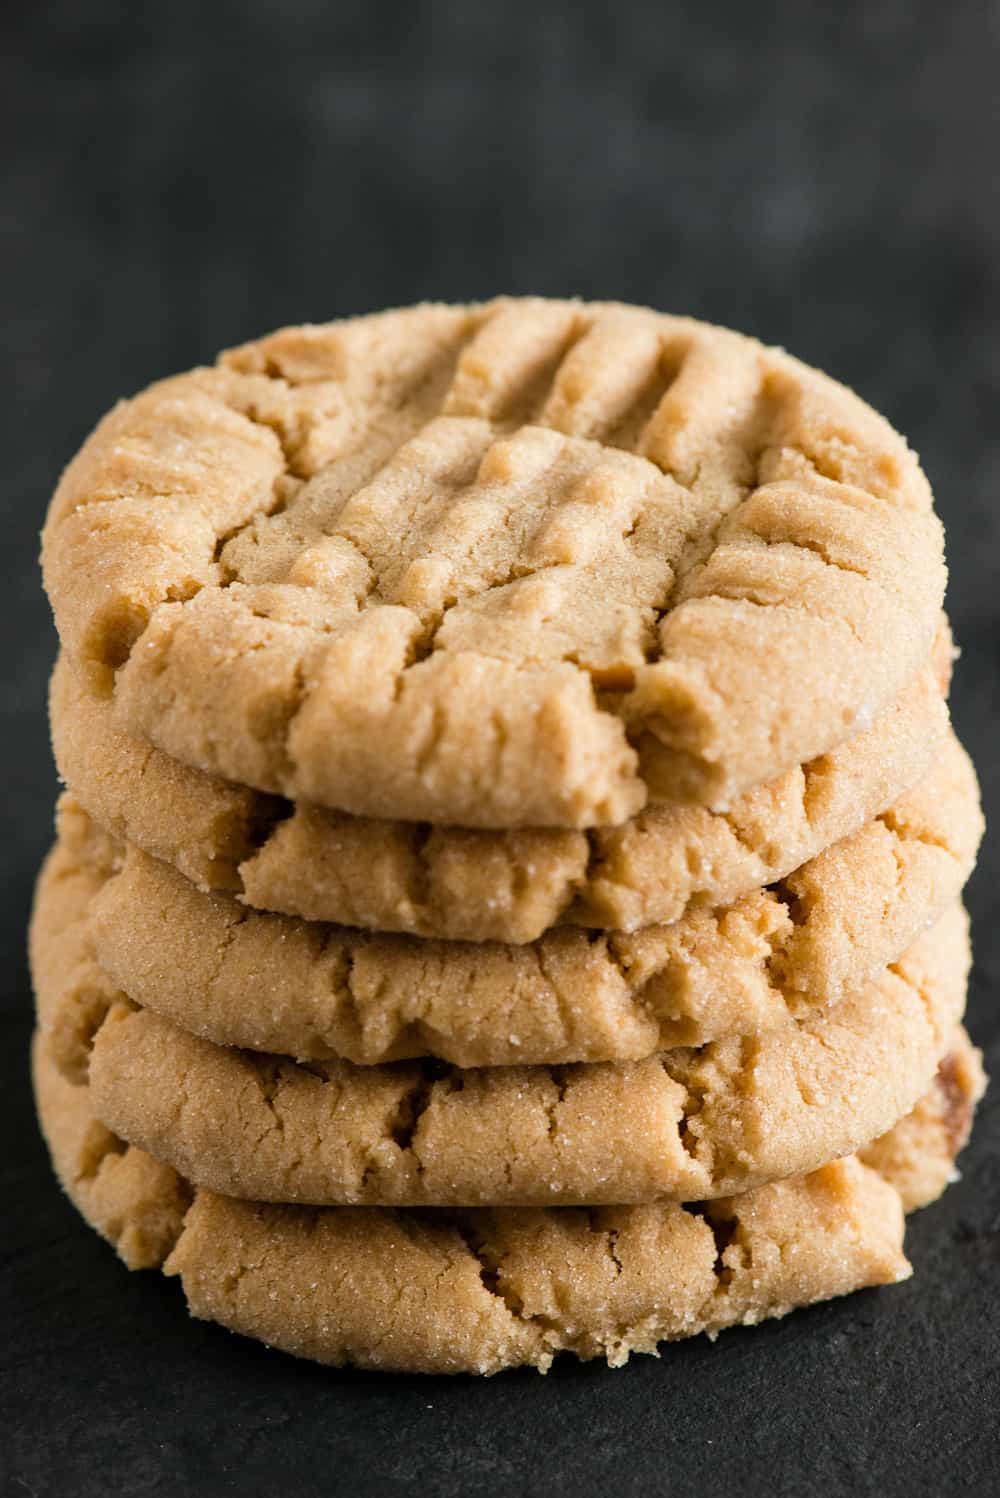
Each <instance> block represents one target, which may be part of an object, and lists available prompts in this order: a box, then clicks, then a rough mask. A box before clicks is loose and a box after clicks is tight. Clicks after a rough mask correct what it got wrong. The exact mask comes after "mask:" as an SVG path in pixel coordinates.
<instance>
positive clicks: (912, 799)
mask: <svg viewBox="0 0 1000 1498" xmlns="http://www.w3.org/2000/svg"><path fill="white" fill-rule="evenodd" d="M60 821H61V826H62V837H61V842H60V845H59V848H58V850H57V851H56V853H55V854H54V855H53V859H52V861H51V863H50V864H49V866H48V870H47V872H46V873H45V875H44V876H43V878H42V881H41V884H40V895H39V909H38V914H37V917H36V926H37V928H38V931H39V933H44V934H39V936H38V939H37V941H36V942H35V945H36V947H37V948H38V949H39V953H38V958H37V960H38V962H39V963H44V962H46V961H47V957H46V955H45V954H46V953H47V952H48V951H49V950H52V951H53V952H55V953H57V954H59V953H61V947H60V945H59V942H58V941H57V940H56V938H55V937H54V935H53V934H52V933H54V932H56V931H58V930H63V929H66V928H69V929H72V930H75V931H77V933H78V935H77V937H76V938H74V939H77V940H78V941H79V942H80V943H81V947H82V950H83V951H85V952H86V953H88V954H89V956H88V958H87V960H86V961H82V962H81V963H80V964H78V968H77V970H78V973H79V974H80V976H79V977H78V979H77V981H76V982H75V985H74V991H75V992H77V993H78V995H79V1000H78V1003H77V1005H76V1007H75V1009H74V1010H73V1011H72V1012H73V1013H75V1014H76V1015H77V1022H76V1023H75V1024H72V1023H69V1022H66V1021H64V1022H63V1024H62V1029H61V1034H60V1037H59V1053H60V1056H61V1059H62V1061H63V1064H64V1065H66V1066H67V1069H68V1071H69V1073H70V1074H71V1075H74V1074H77V1073H78V1072H79V1070H80V1068H81V1067H82V1066H83V1065H84V1064H85V1053H86V1044H85V1042H86V1036H87V1035H88V1034H89V1031H90V1029H91V1028H92V1024H93V1018H92V1015H93V1011H94V1009H95V1005H97V1006H98V1007H99V1001H98V999H97V998H96V994H97V992H98V990H99V987H100V985H101V984H103V986H104V989H105V991H106V992H110V993H112V994H113V992H114V990H115V989H116V988H119V989H121V990H124V991H125V992H126V993H128V994H129V995H130V996H131V998H133V999H134V1000H135V1001H136V1002H137V1003H139V1004H141V1005H142V1006H143V1007H146V1008H149V1009H152V1010H154V1011H155V1012H156V1013H159V1014H161V1015H163V1016H164V1017H166V1018H168V1019H171V1020H173V1021H174V1022H176V1023H177V1024H179V1025H180V1026H181V1027H182V1028H183V1029H187V1030H189V1031H190V1032H192V1033H193V1034H196V1035H199V1036H201V1037H202V1038H204V1039H207V1040H212V1041H214V1042H216V1043H218V1044H222V1045H236V1046H243V1047H248V1048H250V1049H254V1050H262V1051H273V1052H277V1053H279V1054H285V1055H290V1056H294V1057H296V1058H297V1059H299V1060H303V1061H314V1060H315V1061H322V1060H328V1059H331V1058H333V1057H341V1058H345V1059H347V1060H350V1061H353V1062H355V1063H358V1064H361V1065H370V1064H373V1063H379V1062H383V1061H392V1060H399V1059H403V1058H406V1057H410V1056H419V1055H432V1056H437V1057H439V1058H441V1059H443V1060H447V1061H450V1062H452V1063H453V1064H455V1065H458V1066H504V1065H511V1064H518V1063H528V1064H563V1063H566V1062H577V1061H625V1060H638V1059H641V1058H643V1057H646V1056H649V1055H651V1054H653V1053H655V1052H658V1051H662V1050H665V1049H669V1048H672V1047H676V1046H690V1045H702V1044H705V1043H706V1042H708V1041H712V1040H721V1039H724V1038H725V1037H727V1036H736V1035H739V1036H743V1037H749V1036H751V1035H762V1034H765V1033H767V1032H780V1031H781V1029H782V1028H783V1027H787V1026H789V1025H791V1024H795V1023H798V1022H801V1021H804V1020H806V1019H808V1018H809V1017H810V1016H811V1015H816V1014H817V1013H819V1012H821V1011H822V1010H823V1009H825V1008H827V1007H829V1005H830V1004H832V1003H833V1002H835V1001H836V999H837V998H838V997H839V996H840V995H842V994H843V993H845V992H852V991H856V990H857V989H858V988H860V987H861V986H862V985H863V984H864V983H865V982H866V981H868V980H869V979H871V978H873V977H875V976H876V975H877V974H878V973H879V972H880V971H881V970H882V969H883V968H884V967H885V965H886V964H887V963H889V962H892V961H893V960H894V959H895V958H896V957H897V956H898V955H899V953H900V952H901V951H903V950H904V949H905V948H906V947H907V946H908V945H909V944H910V942H911V941H912V940H913V939H914V938H915V937H916V936H917V935H918V934H919V933H920V932H922V931H924V930H925V929H926V928H927V926H928V924H929V923H931V922H932V921H933V920H934V919H935V918H936V917H937V916H938V915H940V914H941V912H942V911H943V910H944V909H945V908H946V907H947V906H948V905H949V904H951V903H952V902H953V901H954V900H955V899H956V898H957V896H958V894H959V892H960V890H961V888H962V885H963V884H964V882H965V879H966V878H967V876H968V873H969V871H970V869H971V867H972V863H973V861H974V858H975V851H976V846H977V844H978V840H979V835H980V832H981V814H980V812H979V806H978V797H977V791H976V783H975V777H974V775H973V772H972V768H971V765H970V764H969V761H968V759H967V757H966V756H965V754H964V752H963V751H962V749H961V748H960V746H959V745H958V743H957V740H955V739H954V737H953V736H952V737H950V738H949V740H948V741H947V743H946V746H945V752H944V754H943V755H942V757H941V759H940V760H939V762H938V764H937V766H936V767H935V769H934V771H933V773H932V775H931V776H930V777H929V778H928V780H926V781H925V782H924V783H923V785H921V786H920V787H918V788H917V789H916V790H915V791H912V792H910V794H909V795H907V796H904V797H902V798H900V800H899V801H897V802H896V803H895V804H894V805H893V806H892V807H890V808H889V809H888V810H887V811H885V812H883V814H882V815H881V816H880V817H879V818H876V819H875V820H874V821H873V822H871V823H869V824H868V825H867V826H865V827H863V828H861V829H860V830H859V831H858V832H856V833H855V834H853V836H852V837H850V838H845V839H844V840H842V842H840V843H838V844H835V845H834V846H833V847H832V848H829V849H827V850H826V851H825V852H824V853H821V854H819V855H818V857H816V858H814V859H812V860H811V861H810V862H809V863H807V864H805V865H803V867H802V868H800V869H798V870H796V871H795V872H794V873H793V874H791V875H789V876H788V877H787V878H786V879H784V880H783V881H781V883H780V884H779V885H777V886H775V887H773V888H770V889H765V890H755V891H754V892H753V893H751V894H747V895H744V896H743V897H742V898H741V899H739V900H737V901H736V902H734V903H733V904H732V905H730V906H725V907H720V908H715V907H712V906H707V905H706V906H696V907H694V908H692V909H691V910H689V911H688V913H687V914H686V915H685V916H684V917H683V918H682V919H681V920H679V921H677V922H675V923H674V924H673V925H670V926H651V927H647V928H645V929H643V930H641V931H638V932H636V933H634V934H632V935H626V934H623V933H616V932H611V933H604V932H600V933H592V932H586V931H583V930H574V929H570V928H562V929H556V930H552V931H549V932H547V933H546V934H545V935H544V936H542V937H540V938H539V939H538V940H537V941H536V942H534V943H532V944H530V945H526V946H505V945H502V944H500V943H496V942H486V943H455V942H445V941H439V940H435V941H429V940H420V939H418V938H413V937H408V936H385V935H377V934H372V933H361V932H356V931H350V930H346V929H344V928H342V927H324V926H317V925H311V924H309V923H305V922H303V921H301V920H297V919H292V918H289V917H285V916H279V915H272V914H267V913H264V912H261V911H256V910H248V909H247V908H246V907H245V906H244V905H241V904H239V903H238V902H237V901H235V900H234V899H232V898H231V897H229V896H225V895H205V894H203V893H201V892H200V891H199V890H197V889H195V888H194V887H193V886H192V885H191V884H190V883H189V881H188V880H186V879H185V878H184V877H183V876H182V875H181V874H179V873H177V871H176V870H175V869H173V868H171V867H170V866H169V865H167V864H164V863H162V862H160V861H159V860H157V859H154V858H151V857H150V856H149V855H148V854H144V853H142V852H140V851H139V850H138V849H136V848H134V847H132V848H128V849H127V851H126V850H123V849H122V848H121V847H120V846H118V845H116V844H115V843H114V841H113V840H112V839H108V838H106V837H104V836H103V835H102V834H101V833H100V832H99V831H98V830H96V829H95V827H94V824H93V823H92V822H91V821H90V819H89V818H87V817H86V815H85V814H84V813H82V811H80V809H79V808H78V807H76V806H75V804H74V803H73V801H72V800H71V799H70V798H66V799H65V800H64V802H63V811H62V815H61V819H60ZM95 959H96V960H97V961H99V963H100V966H101V969H103V971H102V972H99V973H96V976H95V975H94V974H91V973H90V966H94V960H95ZM60 960H61V959H60ZM88 963H89V964H90V966H88ZM105 975H107V976H105ZM108 979H110V982H109V981H108ZM106 1005H107V1000H105V1007H106Z"/></svg>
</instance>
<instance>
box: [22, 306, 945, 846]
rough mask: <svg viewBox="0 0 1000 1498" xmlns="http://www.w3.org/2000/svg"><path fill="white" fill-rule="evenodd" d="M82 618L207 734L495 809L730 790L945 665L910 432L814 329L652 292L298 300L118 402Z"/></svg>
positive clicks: (86, 551)
mask: <svg viewBox="0 0 1000 1498" xmlns="http://www.w3.org/2000/svg"><path fill="white" fill-rule="evenodd" d="M44 565H45V577H46V586H47V589H48V591H49V596H50V598H51V600H52V603H53V607H54V610H55V614H56V619H57V624H58V627H59V630H60V635H61V637H62V639H63V642H64V645H65V646H66V648H67V649H68V650H69V651H70V653H71V654H72V656H73V657H74V659H75V661H76V662H77V663H78V665H79V666H80V667H81V669H83V670H84V671H86V672H88V673H89V675H90V676H91V678H92V680H93V681H94V682H95V684H96V685H98V686H99V687H100V688H102V689H104V690H106V691H110V690H113V692H114V697H115V704H116V712H117V714H118V718H119V722H120V724H121V725H122V726H123V727H126V728H128V729H129V730H130V731H132V732H134V733H135V734H137V735H139V736H141V737H146V738H148V739H150V740H151V741H152V742H154V743H155V744H157V745H158V746H159V747H160V748H162V749H164V750H166V751H167V752H168V753H170V754H172V755H173V756H174V757H176V758H178V759H180V760H183V761H184V762H186V763H189V764H191V765H194V766H196V767H198V768H200V769H203V770H206V771H211V772H213V773H217V774H223V775H226V776H228V777H229V778H231V779H234V780H237V781H241V782H245V783H247V784H250V785H254V786H256V787H258V788H259V789H261V790H264V791H269V792H272V791H273V792H279V793H281V794H284V795H287V796H290V797H292V798H295V799H305V800H311V801H313V802H316V803H319V804H323V805H328V806H334V807H338V808H340V809H343V810H347V811H351V812H354V813H357V814H362V815H367V816H376V817H388V818H397V817H402V818H409V819H427V820H431V821H435V822H443V823H454V824H462V825H472V826H482V827H509V826H525V825H539V826H544V825H555V826H564V827H585V826H593V825H600V824H613V823H619V822H622V821H624V820H626V819H627V818H628V817H629V816H631V815H633V814H634V813H635V812H636V811H637V810H639V809H640V808H641V806H642V805H643V804H644V803H645V801H646V800H647V798H649V797H650V796H652V797H654V798H656V797H670V798H675V799H679V800H684V801H694V802H698V803H702V804H709V805H713V806H716V807H719V806H723V805H725V804H728V803H729V802H731V801H732V799H733V797H734V796H735V795H737V794H739V793H740V792H742V791H743V790H745V789H747V788H749V787H750V786H752V785H756V784H760V783H762V782H764V781H766V780H769V779H771V778H773V777H774V776H775V774H778V773H784V772H785V771H787V770H790V769H791V768H793V767H794V766H795V765H797V764H802V763H804V762H807V761H809V760H810V759H813V758H815V757H816V756H817V755H820V754H823V753H826V752H828V751H829V750H831V749H833V748H834V747H835V746H836V745H837V744H838V743H840V742H843V741H844V740H845V739H847V738H849V737H851V735H852V734H853V733H856V732H857V731H858V729H859V728H863V727H865V726H867V724H868V723H870V722H871V721H872V720H873V719H874V717H875V716H876V715H878V714H879V713H880V712H882V711H884V710H885V709H886V708H887V707H888V705H889V704H890V703H891V702H892V701H893V700H894V699H895V698H896V697H897V696H898V694H899V693H900V691H901V690H902V689H903V687H904V685H905V683H906V682H907V681H908V680H910V679H911V678H912V677H913V675H914V674H915V673H916V671H917V669H918V668H919V666H920V663H921V662H922V661H923V660H924V659H925V658H926V656H927V654H928V652H929V650H930V647H931V641H932V638H933V634H934V629H935V625H936V616H937V611H938V609H939V608H940V604H941V597H942V594H943V587H944V566H943V561H942V547H941V533H940V526H939V524H938V522H937V520H936V518H935V517H934V516H933V513H932V511H931V508H930V495H929V490H928V487H927V484H926V480H925V479H924V477H923V474H922V473H921V471H920V468H919V466H918V465H917V462H916V460H915V459H914V457H913V455H912V454H911V453H910V452H909V450H908V449H907V447H906V444H905V443H904V442H903V440H902V439H901V438H900V437H899V436H898V435H897V434H896V433H894V432H893V431H892V430H891V428H890V427H889V426H888V425H887V424H886V423H885V422H884V421H883V420H882V419H881V418H879V417H878V416H876V415H875V413H874V412H872V411H871V410H869V408H867V407H866V406H865V405H864V404H863V403H862V402H861V401H860V400H858V398H857V397H856V396H854V395H852V394H851V393H850V392H848V391H846V390H844V389H843V388H842V387H839V386H837V385H836V384H834V382H832V381H830V380H828V379H826V378H825V377H824V376H822V375H819V374H817V373H816V372H815V371H811V370H808V369H806V368H805V367H804V366H802V365H800V364H798V363H797V361H795V360H793V359H790V358H789V357H788V356H787V355H785V354H783V353H781V352H779V351H776V350H771V349H765V348H762V347H761V346H760V345H758V344H756V343H754V342H752V341H751V340H748V339H743V338H740V337H738V336H737V335H735V334H732V333H727V332H725V331H723V330H721V329H714V328H709V327H707V326H705V325H702V324H698V323H694V322H691V321H689V320H685V319H678V318H670V317H665V316H661V315H659V314H655V313H651V312H643V311H641V310H638V309H634V308H623V307H613V306H612V307H608V306H588V305H586V304H582V303H558V302H542V301H532V300H524V301H500V302H497V303H493V304H489V305H487V306H483V307H471V308H470V307H465V308H463V307H458V308H445V307H421V308H414V309H410V310H408V311H406V312H396V313H385V314H380V315H378V316H375V317H371V318H362V319H357V320H355V321H353V322H348V323H340V324H331V325H330V326H328V327H326V328H314V329H309V328H307V329H291V330H286V331H285V332H283V333H279V334H276V335H274V336H273V337H271V338H269V339H265V340H262V341H261V342H260V343H258V344H256V345H251V346H249V347H248V348H247V349H244V350H241V351H238V352H237V353H236V354H235V355H230V356H228V357H227V358H225V359H224V360H223V362H222V364H221V365H220V367H219V368H217V369H214V370H199V371H194V372H193V373H192V374H189V375H186V376H180V377H179V378H177V379H174V380H170V381H166V382H164V383H163V384H162V385H159V386H154V387H152V389H150V390H149V391H147V392H145V393H144V394H143V395H141V396H139V397H138V398H137V399H136V400H135V401H133V402H129V403H126V404H125V405H123V406H120V407H118V408H117V409H116V410H115V411H114V412H113V413H112V414H111V415H110V416H109V417H107V418H105V421H104V422H103V423H102V424H101V425H100V426H99V427H98V429H97V431H96V432H95V433H94V435H93V436H92V437H91V438H90V439H89V440H88V442H87V444H85V447H84V449H83V450H82V452H81V453H80V454H79V455H78V457H77V458H76V459H75V460H74V462H73V463H72V464H71V465H70V467H69V468H68V469H67V471H66V473H65V475H64V476H63V480H62V482H61V484H60V486H59V489H58V490H57V493H56V496H55V498H54V500H53V504H52V508H51V511H50V515H49V520H48V523H47V525H46V531H45V538H44Z"/></svg>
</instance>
